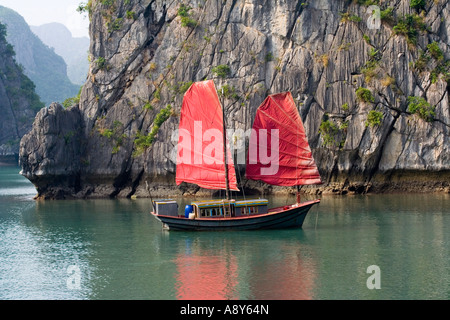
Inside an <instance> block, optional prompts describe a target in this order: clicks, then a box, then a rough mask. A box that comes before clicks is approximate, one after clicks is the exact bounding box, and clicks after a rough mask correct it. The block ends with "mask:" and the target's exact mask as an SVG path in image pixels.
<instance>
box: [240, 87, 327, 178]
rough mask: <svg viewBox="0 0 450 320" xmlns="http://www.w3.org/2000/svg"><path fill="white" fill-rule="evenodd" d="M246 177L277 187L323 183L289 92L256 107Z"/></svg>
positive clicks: (270, 97)
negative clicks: (263, 156)
mask: <svg viewBox="0 0 450 320" xmlns="http://www.w3.org/2000/svg"><path fill="white" fill-rule="evenodd" d="M261 132H262V133H263V135H261ZM265 138H267V139H266V141H264V140H265ZM272 138H274V139H272ZM261 152H263V155H265V156H266V158H265V159H263V158H262V155H261ZM269 154H270V156H268V155H269ZM277 157H278V158H277ZM268 159H269V160H270V161H268ZM263 160H264V161H263ZM246 177H247V179H251V180H261V181H263V182H266V183H268V184H271V185H278V186H296V185H312V184H321V183H322V181H321V179H320V174H319V171H318V169H317V166H316V164H315V161H314V158H313V157H312V152H311V148H310V146H309V144H308V140H307V137H306V133H305V129H304V127H303V123H302V121H301V118H300V115H299V113H298V111H297V108H296V107H295V102H294V100H293V99H292V95H291V93H290V92H285V93H279V94H274V95H271V96H269V97H267V98H266V100H264V102H263V103H262V104H261V106H260V107H259V108H258V110H257V112H256V116H255V120H254V123H253V130H252V135H251V138H250V143H249V153H248V157H247V166H246Z"/></svg>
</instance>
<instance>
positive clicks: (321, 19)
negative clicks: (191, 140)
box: [20, 0, 450, 198]
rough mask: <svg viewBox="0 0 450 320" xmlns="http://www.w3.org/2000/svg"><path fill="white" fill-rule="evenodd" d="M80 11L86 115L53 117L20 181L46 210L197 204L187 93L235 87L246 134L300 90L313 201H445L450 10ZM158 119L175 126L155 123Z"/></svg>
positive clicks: (355, 5)
mask: <svg viewBox="0 0 450 320" xmlns="http://www.w3.org/2000/svg"><path fill="white" fill-rule="evenodd" d="M374 5H375V6H374ZM81 9H83V10H84V11H85V12H86V14H88V15H89V19H90V22H91V24H90V38H91V44H90V61H91V64H90V70H89V75H88V81H87V82H86V83H85V84H84V86H83V89H82V92H81V96H80V101H79V103H78V104H76V105H74V106H72V107H71V108H69V109H67V110H65V109H63V108H62V107H60V106H58V105H52V106H51V107H50V108H48V109H46V110H42V111H41V112H40V113H39V114H38V115H37V117H36V120H35V123H34V126H33V129H32V131H31V132H30V133H29V134H27V135H26V136H25V137H24V138H23V139H22V141H21V153H20V162H21V165H22V173H23V175H25V176H26V177H27V178H28V179H30V180H31V181H32V182H33V183H34V184H35V185H36V186H37V189H38V192H39V196H41V197H43V198H64V197H98V196H106V197H116V196H117V197H127V196H132V195H136V196H148V195H149V191H151V193H152V195H158V194H161V195H162V194H166V193H171V194H183V193H198V192H201V190H197V189H196V188H195V187H192V186H184V185H182V186H180V187H179V188H177V187H175V185H174V173H175V164H174V162H173V161H172V160H171V154H172V152H173V150H174V147H175V145H176V142H175V140H174V139H173V137H172V133H173V132H174V131H175V130H176V128H177V125H178V121H179V118H178V114H179V110H180V106H181V102H182V97H183V93H184V91H185V90H186V89H187V87H188V86H189V84H190V83H191V82H192V81H200V80H203V79H214V80H215V83H216V86H217V88H218V89H219V91H220V92H221V88H225V89H226V90H225V91H224V92H226V94H225V95H224V97H223V100H224V106H225V108H226V114H227V116H228V118H227V124H228V127H230V128H233V129H235V130H236V129H243V130H247V129H249V128H251V125H252V118H253V116H254V114H255V112H256V109H257V107H258V106H259V104H260V103H261V102H262V101H263V100H264V98H265V97H266V96H267V95H268V94H270V93H276V92H282V91H288V90H289V91H291V92H292V95H293V96H294V97H295V98H296V102H297V105H298V108H299V112H300V114H301V116H302V118H303V120H304V123H305V128H306V130H307V135H308V137H309V141H310V145H311V148H312V149H313V154H314V156H315V159H316V163H317V164H318V166H319V170H320V172H321V176H322V180H323V181H324V182H325V183H324V185H323V186H322V187H320V188H313V189H309V188H306V189H304V190H305V191H308V192H334V193H347V192H358V193H363V192H382V191H388V190H415V191H423V190H427V191H430V190H434V191H446V192H448V191H449V190H450V189H449V178H450V150H449V149H450V142H449V129H450V127H449V126H450V111H449V101H448V84H447V81H448V80H450V78H449V73H448V70H449V66H450V62H449V60H447V59H450V52H449V49H448V45H449V44H450V39H449V34H450V19H448V18H449V17H450V5H449V2H448V1H442V0H438V1H430V0H429V1H411V2H410V1H406V0H398V1H376V0H373V1H362V0H358V1H357V0H354V1H351V0H349V1H337V0H318V1H305V2H301V1H286V0H284V1H283V0H280V1H272V0H233V1H216V0H200V1H195V0H191V1H163V0H144V1H136V0H127V1H119V0H115V1H114V0H102V1H100V0H91V1H89V2H88V3H87V4H86V5H85V7H84V8H81ZM161 110H166V111H167V110H170V111H171V116H170V117H169V118H168V119H167V120H166V121H165V122H164V123H157V124H156V123H155V122H156V121H155V118H156V117H157V115H158V114H159V113H160V112H161ZM156 125H157V126H158V127H159V131H158V132H157V134H156V136H154V137H152V142H151V144H150V143H148V142H149V139H146V138H148V137H149V134H151V132H152V129H153V128H154V127H155V126H156ZM153 132H155V130H153ZM238 170H240V171H239V172H240V173H242V175H243V172H244V171H243V170H244V167H243V166H242V165H240V166H238ZM242 175H240V176H242ZM238 176H239V175H238ZM242 185H243V186H245V187H246V188H247V189H248V190H250V189H251V190H258V191H263V192H275V191H280V190H279V189H277V188H272V187H271V186H266V185H262V184H259V183H255V182H251V181H246V180H245V179H243V180H242ZM283 190H286V189H283Z"/></svg>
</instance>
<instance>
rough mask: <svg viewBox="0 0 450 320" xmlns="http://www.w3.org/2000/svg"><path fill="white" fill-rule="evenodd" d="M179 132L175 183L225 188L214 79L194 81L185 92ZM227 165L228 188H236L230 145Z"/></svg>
mask: <svg viewBox="0 0 450 320" xmlns="http://www.w3.org/2000/svg"><path fill="white" fill-rule="evenodd" d="M178 132H179V138H178V151H177V174H176V183H177V185H179V184H181V183H182V182H187V183H193V184H197V185H198V186H200V187H202V188H206V189H226V179H225V163H224V156H223V149H224V148H223V132H224V131H223V113H222V107H221V105H220V102H219V97H218V96H217V92H216V88H215V85H214V82H213V81H203V82H197V83H194V84H193V85H192V86H191V87H190V88H189V90H188V91H187V92H186V93H185V95H184V99H183V105H182V108H181V117H180V126H179V131H178ZM227 164H228V180H229V189H230V190H239V189H238V188H237V183H236V172H235V170H234V164H233V160H232V158H231V152H230V150H229V148H227Z"/></svg>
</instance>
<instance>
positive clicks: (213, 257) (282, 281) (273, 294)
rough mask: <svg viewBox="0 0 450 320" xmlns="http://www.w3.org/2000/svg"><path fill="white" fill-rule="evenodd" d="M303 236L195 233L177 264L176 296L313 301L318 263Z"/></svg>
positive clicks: (295, 233)
mask: <svg viewBox="0 0 450 320" xmlns="http://www.w3.org/2000/svg"><path fill="white" fill-rule="evenodd" d="M302 237H304V234H303V232H302V231H301V230H298V229H297V230H295V231H293V230H292V231H291V230H288V231H281V232H280V231H274V232H251V233H248V232H244V233H241V232H236V233H234V232H233V233H217V234H211V233H201V234H196V235H195V236H194V235H193V237H190V238H187V239H185V241H184V247H183V246H182V245H181V246H180V247H179V248H178V256H177V258H176V259H175V261H174V262H175V264H176V266H177V267H176V274H175V276H174V277H175V280H176V292H177V293H176V297H177V299H181V300H183V299H189V300H199V299H201V300H209V299H211V300H230V299H231V300H233V299H234V300H236V299H258V300H260V299H270V300H303V299H313V291H314V287H315V285H314V282H315V278H316V263H315V259H314V256H313V254H311V252H310V248H309V247H308V245H305V244H302V241H301V240H302ZM180 243H183V242H180ZM218 243H220V245H218ZM217 248H220V249H219V250H218V249H217Z"/></svg>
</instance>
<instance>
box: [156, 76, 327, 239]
mask: <svg viewBox="0 0 450 320" xmlns="http://www.w3.org/2000/svg"><path fill="white" fill-rule="evenodd" d="M224 118H225V117H224V111H223V109H222V107H221V104H220V102H219V98H218V96H217V92H216V88H215V86H214V83H213V82H212V81H204V82H198V83H194V84H193V85H192V86H191V87H190V88H189V90H188V91H187V92H186V94H185V96H184V100H183V106H182V109H181V118H180V126H179V141H178V152H177V172H176V182H177V184H178V185H179V184H181V183H182V182H186V183H193V184H197V185H198V186H200V187H202V188H207V189H214V190H226V195H227V199H223V200H210V201H194V202H192V203H191V205H188V206H186V208H185V212H184V214H180V213H179V210H178V205H177V203H176V202H175V201H173V200H170V199H169V200H156V201H154V202H153V207H154V212H152V214H153V215H154V216H155V217H156V218H157V219H158V220H160V221H161V222H162V223H163V226H164V227H165V228H167V229H170V230H256V229H277V228H289V227H301V226H302V224H303V221H304V219H305V217H306V214H307V213H308V211H309V209H310V208H311V207H312V206H313V205H315V204H317V203H319V202H320V200H314V201H308V202H304V203H300V201H299V197H297V203H295V204H291V205H286V206H283V207H278V208H272V209H269V207H270V206H269V203H268V201H267V200H265V199H253V200H240V201H238V200H233V199H230V196H229V194H230V190H234V191H239V189H238V187H237V179H236V173H235V168H234V163H233V161H232V158H231V152H230V150H229V149H228V148H227V141H226V135H225V132H226V130H225V125H224ZM269 153H270V156H268V154H269ZM246 176H247V178H248V179H252V180H261V181H263V182H266V183H268V184H272V185H278V186H299V185H309V184H320V183H321V180H320V175H319V172H318V170H317V167H316V164H315V162H314V159H313V157H312V154H311V149H310V147H309V144H308V141H307V138H306V135H305V130H304V128H303V124H302V121H301V118H300V115H299V113H298V111H297V109H296V107H295V103H294V100H293V99H292V96H291V94H290V93H289V92H286V93H280V94H275V95H271V96H269V97H267V98H266V100H265V101H264V102H263V104H261V106H260V107H259V108H258V110H257V113H256V117H255V121H254V123H253V129H252V131H251V137H250V143H249V150H248V157H247V160H246Z"/></svg>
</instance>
